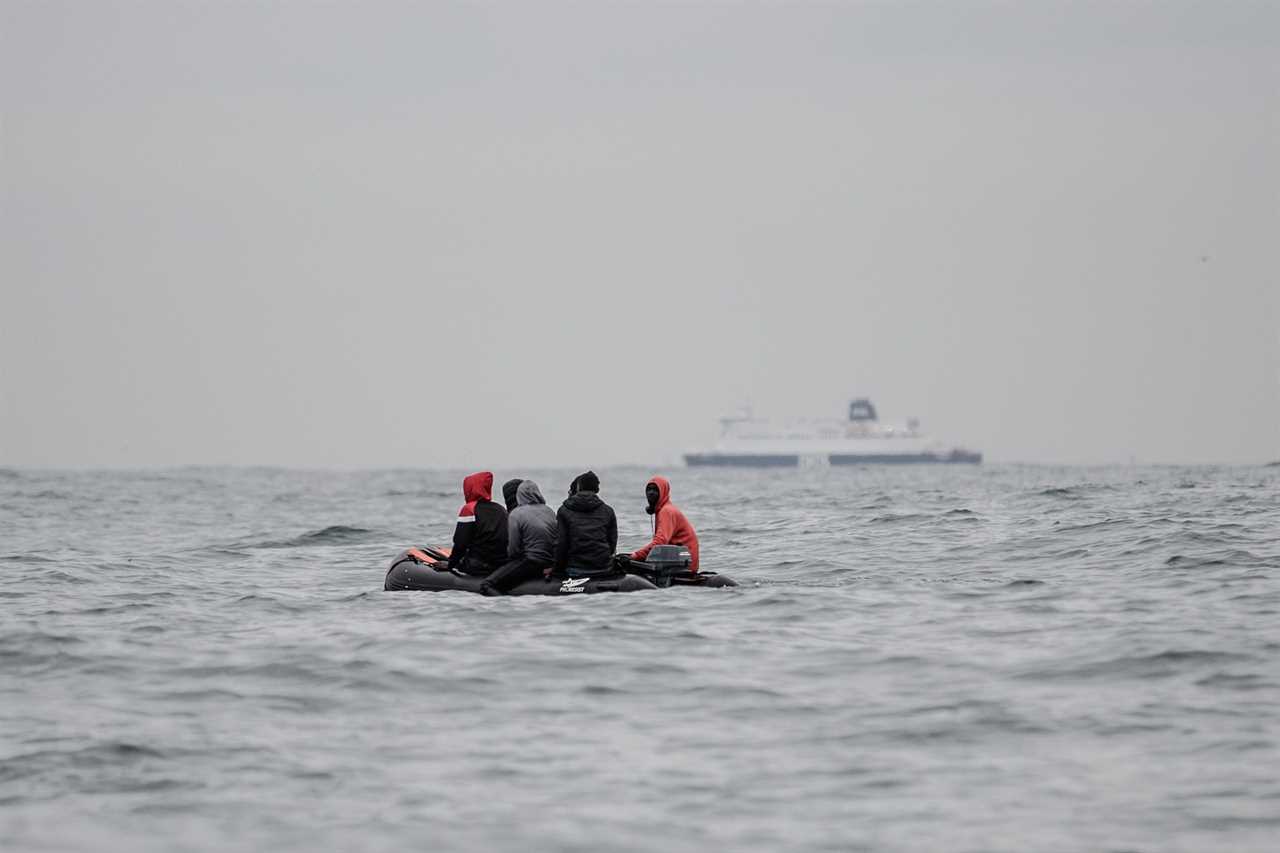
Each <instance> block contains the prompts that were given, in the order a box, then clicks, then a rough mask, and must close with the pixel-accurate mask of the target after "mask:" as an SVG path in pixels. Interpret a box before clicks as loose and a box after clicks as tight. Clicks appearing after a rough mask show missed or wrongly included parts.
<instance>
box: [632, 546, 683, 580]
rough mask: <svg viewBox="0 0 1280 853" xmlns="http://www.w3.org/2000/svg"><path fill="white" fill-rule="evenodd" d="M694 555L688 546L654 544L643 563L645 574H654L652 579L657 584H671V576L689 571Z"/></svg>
mask: <svg viewBox="0 0 1280 853" xmlns="http://www.w3.org/2000/svg"><path fill="white" fill-rule="evenodd" d="M692 562H693V555H692V554H690V553H689V549H688V548H684V547H681V546H680V545H654V546H653V548H652V549H651V550H650V551H649V556H648V557H646V558H645V560H644V562H643V563H642V564H641V565H643V566H644V569H645V574H646V575H650V574H651V575H652V577H651V578H650V580H652V581H653V583H654V585H656V586H671V577H672V576H673V575H675V574H676V573H677V572H687V571H688V570H689V564H690V563H692Z"/></svg>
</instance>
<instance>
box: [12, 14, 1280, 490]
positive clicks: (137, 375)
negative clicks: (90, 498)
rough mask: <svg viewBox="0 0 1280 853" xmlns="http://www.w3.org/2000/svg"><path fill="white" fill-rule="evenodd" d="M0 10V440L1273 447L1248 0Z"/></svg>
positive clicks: (622, 451)
mask: <svg viewBox="0 0 1280 853" xmlns="http://www.w3.org/2000/svg"><path fill="white" fill-rule="evenodd" d="M0 7H2V8H3V21H2V23H0V30H2V31H3V35H2V36H0V38H2V39H3V42H2V43H0V57H2V58H0V63H2V69H3V95H2V97H3V126H2V131H0V132H2V133H3V139H2V145H3V148H2V155H0V156H2V157H3V244H2V246H0V252H2V257H0V264H2V265H3V266H2V272H3V282H0V332H2V334H0V371H2V372H0V464H8V465H33V466H45V465H58V466H62V465H165V464H186V463H214V464H216V463H236V464H276V465H308V466H328V465H343V466H347V465H378V466H383V465H386V466H395V465H414V466H493V467H499V466H511V465H518V464H529V465H531V464H573V465H578V464H581V465H604V464H608V463H614V462H655V463H668V462H671V461H674V460H676V459H678V458H679V454H680V452H681V451H683V450H686V449H691V448H694V447H696V446H698V445H700V444H704V443H709V442H711V441H713V440H714V439H715V437H716V435H717V431H718V428H717V424H716V418H717V417H718V416H719V415H720V414H722V413H724V412H726V411H728V410H730V409H732V408H734V407H735V406H737V405H738V404H739V403H740V402H742V401H744V400H750V401H752V402H753V403H754V405H755V408H756V410H757V412H760V413H765V414H778V415H783V414H803V415H832V416H840V415H842V414H843V411H844V408H845V406H846V405H847V401H848V399H849V398H850V397H851V396H854V395H858V396H870V397H871V398H873V400H874V401H875V402H876V404H877V407H878V408H879V410H880V414H881V416H882V418H883V419H885V420H890V421H901V420H904V419H905V418H907V417H909V416H917V417H919V418H920V419H921V420H922V422H923V426H924V428H925V430H926V431H927V432H929V433H930V434H932V435H934V436H936V437H937V438H940V439H944V440H948V441H953V442H958V443H963V444H966V445H968V446H971V447H973V448H976V449H980V450H983V451H985V452H986V454H987V458H988V459H989V460H993V461H1028V462H1081V463H1086V462H1128V461H1130V459H1131V458H1132V459H1136V460H1137V461H1138V462H1260V461H1268V460H1271V459H1277V458H1280V261H1278V260H1277V253H1278V250H1277V246H1278V245H1280V155H1278V154H1277V152H1280V3H1274V2H1260V3H1248V2H1225V0H1217V2H1204V3H1188V2H1168V3H1145V2H1144V3H1123V2H1104V3H1027V2H1022V3H962V2H957V0H947V2H938V3H907V2H896V3H889V2H848V3H826V4H822V5H804V4H793V3H765V4H736V3H705V4H681V3H652V2H650V3H637V4H627V5H619V4H603V3H594V4H581V5H576V6H575V5H548V4H534V3H509V4H486V5H446V4H443V3H425V2H424V3H371V2H361V3H323V4H312V3H303V2H290V3H256V4H246V3H214V2H204V3H193V4H178V3H172V2H163V3H147V2H128V3H109V2H101V0H93V2H83V3H75V4H59V3H49V2H16V0H0Z"/></svg>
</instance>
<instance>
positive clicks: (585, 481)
mask: <svg viewBox="0 0 1280 853" xmlns="http://www.w3.org/2000/svg"><path fill="white" fill-rule="evenodd" d="M576 482H577V484H578V491H580V492H598V491H600V478H599V477H597V476H596V472H595V471H588V472H586V473H585V474H579V475H578V479H577V481H576Z"/></svg>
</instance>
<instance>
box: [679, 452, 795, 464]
mask: <svg viewBox="0 0 1280 853" xmlns="http://www.w3.org/2000/svg"><path fill="white" fill-rule="evenodd" d="M684 463H685V464H686V465H688V466H689V467H690V468H696V467H700V466H715V467H721V468H795V467H797V466H799V465H800V456H799V455H798V454H795V453H686V454H685V455H684Z"/></svg>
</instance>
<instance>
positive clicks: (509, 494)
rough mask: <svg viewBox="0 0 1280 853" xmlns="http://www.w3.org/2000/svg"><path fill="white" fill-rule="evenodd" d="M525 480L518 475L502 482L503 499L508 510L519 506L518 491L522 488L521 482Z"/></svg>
mask: <svg viewBox="0 0 1280 853" xmlns="http://www.w3.org/2000/svg"><path fill="white" fill-rule="evenodd" d="M523 482H524V481H523V480H521V479H520V478H519V477H517V478H516V479H514V480H507V482H505V483H503V484H502V501H503V503H505V504H506V505H507V512H511V510H513V509H515V508H516V506H518V504H517V503H516V492H517V490H518V489H519V488H520V484H521V483H523Z"/></svg>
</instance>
